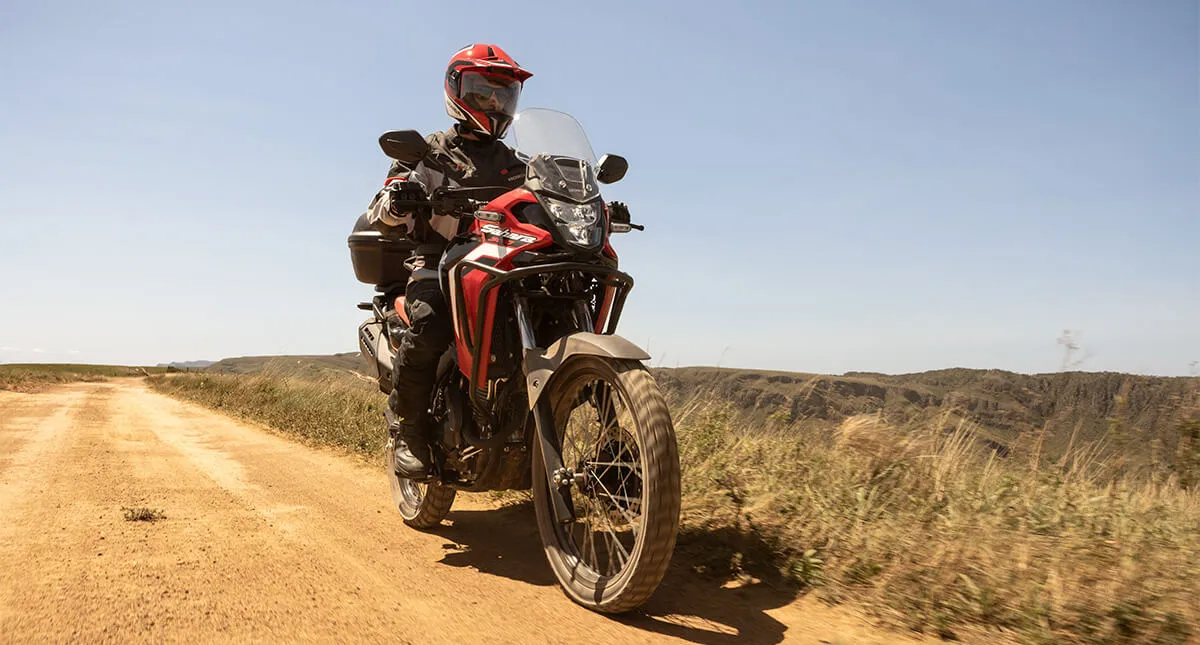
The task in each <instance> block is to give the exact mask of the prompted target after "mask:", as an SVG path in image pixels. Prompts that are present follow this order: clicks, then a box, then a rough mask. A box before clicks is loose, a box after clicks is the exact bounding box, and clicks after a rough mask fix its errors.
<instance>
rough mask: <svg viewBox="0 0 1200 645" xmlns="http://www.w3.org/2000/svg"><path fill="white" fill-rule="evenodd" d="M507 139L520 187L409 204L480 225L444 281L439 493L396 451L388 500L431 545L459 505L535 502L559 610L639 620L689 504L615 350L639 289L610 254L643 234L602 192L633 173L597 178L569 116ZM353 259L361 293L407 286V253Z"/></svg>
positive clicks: (458, 250)
mask: <svg viewBox="0 0 1200 645" xmlns="http://www.w3.org/2000/svg"><path fill="white" fill-rule="evenodd" d="M512 132H513V136H514V138H515V145H514V149H515V150H516V151H517V153H518V154H519V155H520V156H521V157H522V158H523V159H524V160H526V162H527V164H528V165H527V172H526V179H525V184H524V186H522V187H521V188H516V189H512V190H509V189H507V188H486V187H485V188H457V189H456V188H440V189H437V190H435V191H434V193H433V194H432V195H431V196H430V198H429V200H428V201H425V200H421V201H420V202H419V203H418V202H414V203H413V204H412V206H413V207H414V208H417V207H424V208H431V209H432V212H434V213H438V214H449V215H456V216H461V217H471V218H473V221H472V223H471V226H470V230H469V232H468V233H467V234H465V235H460V236H459V237H458V238H456V239H455V240H453V241H452V242H451V245H450V246H449V248H448V249H447V251H446V253H445V254H444V256H443V259H442V262H441V264H440V266H439V271H440V278H441V287H442V290H443V292H444V293H445V294H446V298H447V302H449V303H450V308H451V310H452V312H453V321H454V332H455V343H454V346H453V347H451V348H450V349H448V350H447V351H446V353H445V354H444V355H443V356H442V359H441V362H440V364H439V367H438V370H437V381H436V385H435V387H434V389H433V394H432V396H431V398H430V401H429V411H430V414H431V418H432V419H433V420H434V424H435V427H436V428H437V432H436V437H437V439H436V441H435V442H434V443H435V447H434V453H435V461H436V468H435V475H434V477H433V478H432V479H431V480H430V481H427V482H416V481H412V480H408V479H401V478H399V477H398V476H397V475H396V474H395V472H394V469H393V466H394V464H392V463H391V461H392V460H393V459H394V456H393V447H394V441H395V439H394V438H393V440H391V441H389V443H388V447H387V455H388V460H389V463H388V471H389V476H390V478H391V489H392V496H393V499H394V501H395V503H396V506H397V508H398V509H399V510H400V514H401V515H402V516H403V517H404V521H405V523H407V524H408V525H409V526H412V527H414V528H418V529H427V528H431V527H434V526H436V525H438V524H439V523H440V522H441V520H442V519H443V518H444V517H445V516H446V514H447V513H449V512H450V506H451V504H452V503H453V501H454V496H455V493H456V491H458V490H466V491H488V490H529V489H530V488H532V489H533V499H534V505H535V509H536V516H537V522H538V529H539V532H540V534H541V538H542V543H543V545H544V546H545V552H546V559H547V560H548V561H549V563H550V567H551V568H552V569H553V570H554V574H555V576H557V578H558V581H559V583H560V584H561V585H562V587H563V589H564V590H565V591H566V593H567V594H568V595H569V596H570V597H571V598H572V599H573V600H574V601H575V602H577V603H579V604H581V605H584V606H586V607H589V608H591V609H595V610H598V611H601V612H607V613H617V612H623V611H628V610H630V609H633V608H635V607H638V606H639V605H641V604H642V603H643V602H645V601H646V599H647V598H649V597H650V595H651V594H652V593H653V592H654V590H655V589H656V588H657V587H658V584H659V582H661V580H662V578H663V575H664V574H665V573H666V570H667V564H668V562H669V561H670V558H671V554H672V551H673V550H674V547H675V538H676V533H677V530H678V525H679V502H680V487H679V486H680V484H679V456H678V450H677V447H676V441H675V430H674V427H673V425H672V422H671V415H670V413H669V411H668V410H667V405H666V402H665V401H664V399H663V395H662V393H661V391H660V390H659V388H658V386H657V385H656V383H655V381H654V379H653V377H652V376H651V375H650V373H649V371H647V369H646V368H645V366H644V365H643V364H642V361H643V360H646V359H648V358H649V355H647V354H646V352H645V351H643V350H642V349H640V348H639V347H637V346H636V345H634V344H633V343H631V342H629V341H628V340H625V339H624V338H621V337H620V336H617V335H615V334H614V332H615V330H616V328H617V322H618V320H619V319H620V316H621V310H622V308H623V306H624V303H625V299H626V296H627V295H628V294H629V291H630V289H632V287H633V278H631V277H630V276H629V275H627V274H625V273H623V272H621V271H619V270H618V269H617V254H616V252H615V251H613V248H612V246H611V245H610V244H609V237H610V235H611V234H612V233H621V232H628V231H630V230H631V229H632V228H636V229H639V230H640V229H641V227H640V226H637V225H634V224H631V223H629V222H627V221H624V222H622V221H613V220H612V217H611V212H610V211H614V209H612V208H611V207H609V206H606V205H605V203H604V201H603V200H602V198H601V197H600V191H599V184H607V183H612V182H615V181H618V180H619V179H621V178H622V177H623V176H624V175H625V171H626V170H627V168H628V164H627V163H626V161H625V160H624V159H623V158H621V157H619V156H616V155H605V156H604V157H603V158H601V159H599V160H598V161H597V160H596V159H595V156H594V153H593V152H592V149H591V145H590V144H589V143H588V140H587V136H586V134H585V133H584V131H583V128H582V127H581V126H580V125H579V123H578V122H577V121H576V120H575V119H574V118H573V117H571V116H570V115H567V114H564V113H562V112H556V111H553V110H544V109H528V110H525V111H523V112H521V113H520V114H518V115H517V116H516V118H515V119H514V122H513V126H512ZM380 146H381V147H382V148H383V151H384V153H385V154H387V155H388V156H389V157H391V158H393V159H396V160H399V161H401V162H403V163H406V164H416V163H418V162H420V161H421V160H422V159H424V158H425V155H426V152H427V151H428V145H427V144H426V142H425V140H424V138H423V137H422V136H421V135H420V134H419V133H417V132H415V131H412V130H405V131H392V132H387V133H384V134H383V135H382V136H381V137H380ZM626 219H627V218H626ZM350 247H351V252H352V259H353V262H354V267H355V273H356V275H357V277H358V279H359V280H360V281H362V282H366V283H369V284H374V285H387V284H392V285H396V284H399V285H403V283H404V281H405V280H406V279H407V272H406V270H405V269H404V267H403V261H404V259H405V258H407V256H408V253H409V250H410V247H409V246H408V245H406V244H405V243H404V242H399V241H394V240H388V239H386V238H383V237H382V236H381V235H380V234H379V233H377V232H375V231H369V230H359V231H356V232H355V233H354V234H353V235H352V236H351V238H350ZM381 290H382V286H381ZM387 300H388V298H386V297H385V296H384V295H382V294H379V295H376V296H375V298H374V299H373V301H372V302H370V303H363V304H361V305H359V307H360V308H362V309H366V310H370V311H371V312H372V313H373V315H372V317H371V318H370V319H368V320H367V321H366V322H365V323H363V324H362V325H361V327H360V328H359V344H360V348H361V351H362V354H363V356H364V357H365V358H366V359H367V362H368V364H369V365H370V366H371V369H372V370H373V376H374V377H375V378H376V379H377V380H378V383H379V387H380V389H381V390H382V391H384V392H385V393H386V392H390V391H391V387H392V385H391V383H392V379H391V370H392V365H393V360H394V357H395V353H396V348H397V347H398V341H399V338H401V337H402V334H403V333H404V331H405V328H406V326H407V323H406V322H405V321H404V306H403V302H402V301H401V299H400V298H397V299H396V301H395V302H388V301H387ZM389 321H398V322H395V323H391V322H389ZM395 325H398V326H399V328H398V329H397V328H394V326H395Z"/></svg>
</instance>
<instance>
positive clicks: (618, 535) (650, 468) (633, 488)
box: [533, 356, 680, 613]
mask: <svg viewBox="0 0 1200 645" xmlns="http://www.w3.org/2000/svg"><path fill="white" fill-rule="evenodd" d="M544 395H545V396H548V397H550V398H549V402H550V405H551V409H552V411H553V416H554V425H555V428H556V430H557V432H558V437H559V441H560V442H561V445H562V453H563V465H564V466H565V467H566V468H570V469H572V470H573V471H574V474H575V477H574V483H573V485H572V486H571V506H573V509H574V515H575V521H574V522H572V523H570V524H560V523H559V522H557V521H555V518H554V510H553V507H552V500H551V499H550V489H549V485H548V484H547V482H546V473H545V463H544V461H543V459H542V456H541V445H540V442H538V441H534V442H533V447H534V450H535V451H536V453H535V454H534V456H533V492H534V505H535V507H536V511H537V521H538V530H539V532H540V533H541V537H542V544H543V545H544V546H545V550H546V559H547V560H548V561H549V563H550V567H551V568H552V569H553V570H554V575H555V576H556V577H557V578H558V581H559V583H560V584H561V585H562V587H563V589H564V590H565V591H566V593H567V595H568V596H570V597H571V599H572V600H574V601H575V602H577V603H579V604H581V605H583V606H585V607H588V608H590V609H594V610H596V611H601V612H605V613H620V612H624V611H629V610H631V609H634V608H636V607H638V606H640V605H641V604H642V603H644V602H645V601H646V600H647V599H648V598H649V597H650V595H651V594H653V593H654V590H655V589H656V588H657V587H658V584H659V583H660V582H661V581H662V579H663V576H664V575H665V574H666V572H667V565H668V564H669V563H670V560H671V554H672V552H673V551H674V549H675V537H676V534H677V533H678V529H679V496H680V492H679V452H678V448H677V446H676V443H675V429H674V427H673V426H672V424H671V415H670V413H669V412H668V410H667V404H666V401H665V400H664V399H663V395H662V392H660V391H659V389H658V386H657V385H656V384H655V382H654V379H653V378H652V377H651V376H650V373H649V372H648V371H647V370H646V368H645V367H643V366H642V364H641V363H639V362H637V361H630V360H617V359H610V358H601V357H597V356H581V357H577V358H574V359H572V360H570V361H568V362H567V363H566V364H565V365H564V366H563V367H562V368H560V370H559V371H558V372H557V373H556V374H555V375H554V381H553V383H552V384H551V389H550V390H549V391H548V392H546V393H545V394H544Z"/></svg>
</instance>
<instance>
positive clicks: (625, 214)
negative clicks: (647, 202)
mask: <svg viewBox="0 0 1200 645" xmlns="http://www.w3.org/2000/svg"><path fill="white" fill-rule="evenodd" d="M608 214H609V217H611V218H612V221H613V222H614V223H616V224H628V223H629V207H628V206H626V205H625V202H609V203H608Z"/></svg>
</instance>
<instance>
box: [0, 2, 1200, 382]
mask: <svg viewBox="0 0 1200 645" xmlns="http://www.w3.org/2000/svg"><path fill="white" fill-rule="evenodd" d="M100 4H101V3H91V2H56V1H53V0H39V1H37V2H33V1H27V0H15V1H14V0H8V1H6V2H4V3H0V362H21V361H38V362H50V361H81V362H102V363H157V362H161V361H169V360H187V359H198V358H208V359H217V358H222V357H227V356H239V355H248V354H280V353H332V352H341V351H353V350H355V349H356V342H355V329H356V327H357V324H358V323H359V322H360V320H361V318H362V315H361V312H359V311H358V310H356V309H355V307H354V305H355V303H357V302H359V301H361V300H363V299H366V298H369V297H370V294H371V289H370V287H368V286H366V285H362V284H359V283H357V282H356V281H355V280H354V276H353V272H352V270H351V266H350V260H349V253H348V251H347V248H346V245H345V238H346V236H347V234H348V233H349V232H350V229H351V226H352V223H353V220H354V219H355V217H356V216H357V215H358V214H359V213H360V212H361V211H362V210H363V208H364V207H365V206H366V204H367V202H368V201H369V199H370V197H371V195H372V193H373V192H374V191H375V190H376V188H377V187H378V185H379V184H380V182H381V180H382V178H383V175H384V174H385V171H386V169H387V160H386V159H385V158H384V157H383V155H382V153H380V152H379V150H378V148H377V146H376V143H375V140H376V137H377V136H378V134H379V133H380V132H381V131H383V130H387V129H393V128H416V129H419V130H422V131H424V132H429V131H433V130H436V129H442V128H445V127H446V126H447V125H448V124H449V119H448V117H447V116H446V115H445V111H444V108H443V104H442V94H441V92H442V90H441V84H442V74H443V72H444V68H445V64H446V61H447V60H448V58H449V56H450V55H451V54H452V53H453V52H454V51H455V50H456V49H458V48H459V47H461V46H463V45H465V44H467V43H469V42H493V43H496V44H499V45H501V46H502V47H504V48H505V49H506V50H508V52H509V53H510V54H512V55H513V56H514V57H516V59H517V60H518V61H519V62H520V63H521V64H522V65H523V66H525V67H527V68H529V69H530V70H531V71H533V73H534V77H533V78H532V79H531V80H530V81H529V82H528V84H527V86H526V90H525V93H524V95H523V96H522V105H523V106H525V107H532V106H543V107H552V108H557V109H561V110H565V111H567V112H570V113H573V114H574V115H575V116H577V117H578V118H579V119H580V121H581V122H582V123H583V124H584V126H585V127H586V128H587V130H588V132H589V134H590V136H591V139H592V143H593V144H594V145H595V147H596V148H597V149H598V152H601V153H602V152H605V151H610V152H617V153H620V154H622V155H624V156H625V157H627V158H628V159H629V161H630V171H629V174H628V175H627V177H626V179H625V180H624V181H622V182H621V183H619V184H616V185H614V186H611V187H609V188H607V189H606V194H607V196H608V197H609V198H610V199H621V200H624V201H626V202H628V203H629V204H630V208H631V210H632V211H633V213H634V219H635V221H638V222H642V223H644V224H645V225H646V226H647V230H646V231H645V232H644V233H640V234H638V233H634V234H630V235H627V236H624V237H621V238H619V239H618V240H617V241H616V246H617V247H618V251H619V252H620V253H621V255H622V265H623V268H625V269H626V270H627V271H629V272H631V273H632V274H634V276H635V277H636V278H637V280H638V283H637V287H636V288H635V290H634V293H633V295H632V296H631V298H630V300H629V303H628V308H627V313H626V316H625V320H624V323H623V326H622V333H623V334H624V335H626V336H627V337H629V338H630V339H631V340H633V341H635V342H637V343H639V344H642V345H643V346H648V348H649V350H650V352H651V354H653V355H654V360H655V362H656V363H658V364H661V365H666V366H674V365H695V364H710V365H711V364H716V363H720V364H722V365H727V366H743V367H758V368H770V369H782V370H794V371H811V372H829V373H840V372H844V371H848V370H873V371H884V372H912V371H920V370H926V369H936V368H943V367H953V366H963V367H977V368H1001V369H1009V370H1015V371H1022V372H1045V371H1054V370H1056V369H1058V367H1059V364H1060V361H1061V352H1060V350H1061V347H1060V346H1059V345H1057V343H1056V339H1057V338H1058V336H1059V335H1060V334H1061V333H1062V331H1063V330H1064V329H1074V330H1079V333H1078V334H1077V335H1078V337H1079V339H1080V341H1081V344H1082V345H1083V347H1084V349H1085V350H1087V351H1088V353H1089V354H1090V356H1089V357H1088V358H1087V360H1086V361H1085V362H1084V363H1083V364H1082V368H1084V369H1091V370H1121V371H1132V372H1142V373H1154V374H1171V375H1173V374H1186V373H1188V371H1189V363H1191V362H1192V361H1195V360H1200V253H1198V251H1200V42H1198V39H1200V36H1198V34H1200V18H1198V14H1200V10H1198V8H1197V3H1195V2H1192V1H1183V0H1181V1H1167V0H1156V1H1154V2H1145V3H1133V2H1124V1H1098V0H1058V1H1056V2H1035V1H1027V0H1015V1H1006V2H990V3H964V2H958V1H952V0H921V1H919V2H917V1H913V2H894V1H883V0H878V1H873V2H871V1H865V0H864V1H857V2H837V1H832V0H831V1H828V2H750V3H734V4H728V3H726V4H719V5H718V4H711V3H710V4H700V3H692V2H689V3H683V2H678V3H641V2H621V1H613V2H606V3H594V4H584V3H532V2H508V3H504V4H503V6H504V7H505V11H506V13H505V15H504V16H503V17H501V16H500V13H499V10H498V8H497V7H498V6H499V5H496V4H495V3H472V2H465V3H455V4H454V5H453V6H454V10H453V11H450V10H449V9H448V8H447V7H446V6H442V5H439V4H438V3H428V2H426V3H407V2H365V3H362V2H360V3H353V4H342V5H340V6H335V3H305V2H286V3H285V2H237V3H234V2H225V1H221V0H217V1H212V2H204V3H162V2H120V1H116V2H109V3H103V4H104V5H105V6H98V5H100ZM34 350H41V351H34Z"/></svg>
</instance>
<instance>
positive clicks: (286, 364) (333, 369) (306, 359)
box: [204, 352, 367, 380]
mask: <svg viewBox="0 0 1200 645" xmlns="http://www.w3.org/2000/svg"><path fill="white" fill-rule="evenodd" d="M366 370H367V364H366V361H364V360H363V358H362V355H360V354H359V353H358V352H346V353H344V354H328V355H311V356H304V355H298V356H242V357H239V358H224V359H221V360H219V361H217V362H215V363H213V364H211V365H209V366H208V367H206V368H205V370H204V371H206V372H218V373H221V374H262V373H272V374H279V375H281V376H297V377H301V378H343V379H353V380H361V379H362V378H364V377H365V376H363V375H365V374H366Z"/></svg>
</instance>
